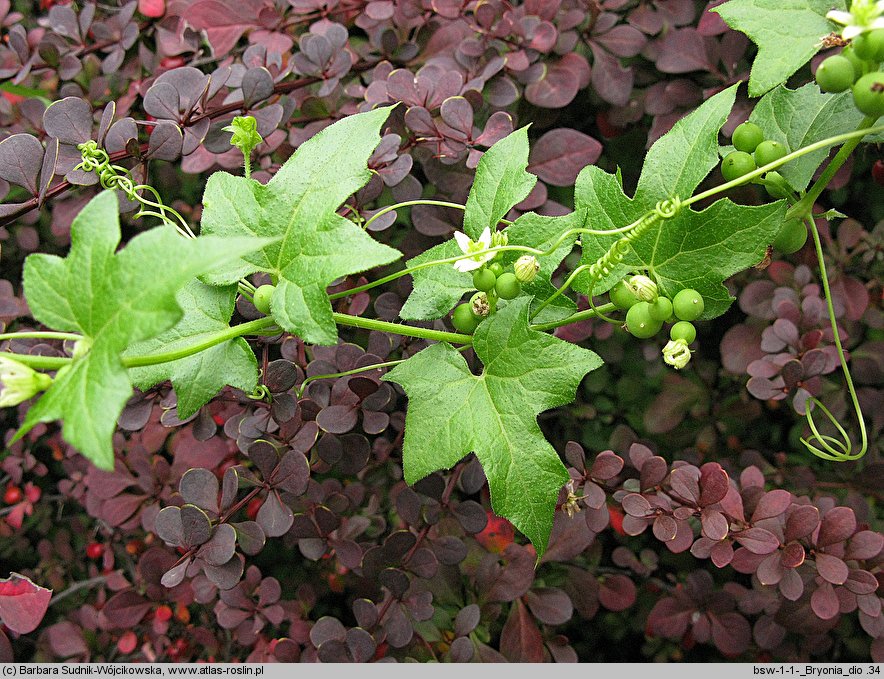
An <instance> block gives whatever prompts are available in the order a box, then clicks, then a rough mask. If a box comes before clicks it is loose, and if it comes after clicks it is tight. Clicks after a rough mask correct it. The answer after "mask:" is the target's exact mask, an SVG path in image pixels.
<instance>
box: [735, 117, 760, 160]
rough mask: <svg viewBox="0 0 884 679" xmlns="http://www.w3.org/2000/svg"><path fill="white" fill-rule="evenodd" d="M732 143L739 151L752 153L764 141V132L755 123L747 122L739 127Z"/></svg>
mask: <svg viewBox="0 0 884 679" xmlns="http://www.w3.org/2000/svg"><path fill="white" fill-rule="evenodd" d="M731 141H732V142H733V143H734V148H735V149H737V151H744V152H746V153H752V152H753V151H754V150H755V149H756V148H757V147H758V145H759V144H760V143H761V142H763V141H764V132H763V131H762V130H761V128H760V127H758V125H756V124H755V123H750V122H749V121H746V122H745V123H743V124H742V125H738V126H737V129H735V130H734V133H733V135H732V136H731Z"/></svg>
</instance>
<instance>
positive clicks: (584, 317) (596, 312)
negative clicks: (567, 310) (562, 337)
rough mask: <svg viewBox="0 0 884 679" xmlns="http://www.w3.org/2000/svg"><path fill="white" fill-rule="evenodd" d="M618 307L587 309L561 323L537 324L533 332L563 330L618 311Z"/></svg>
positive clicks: (606, 306) (610, 304)
mask: <svg viewBox="0 0 884 679" xmlns="http://www.w3.org/2000/svg"><path fill="white" fill-rule="evenodd" d="M616 310H617V305H616V304H613V303H610V302H609V303H608V304H603V305H602V306H600V307H596V308H595V309H585V310H584V311H578V312H577V313H574V314H571V315H570V316H568V317H567V318H563V319H562V320H560V321H551V322H549V323H536V324H533V325H532V326H531V329H532V330H539V331H541V332H543V331H544V330H555V329H556V328H561V327H563V326H565V325H571V324H572V323H579V322H580V321H588V320H589V319H591V318H597V317H600V316H601V315H602V314H605V313H607V312H609V311H616Z"/></svg>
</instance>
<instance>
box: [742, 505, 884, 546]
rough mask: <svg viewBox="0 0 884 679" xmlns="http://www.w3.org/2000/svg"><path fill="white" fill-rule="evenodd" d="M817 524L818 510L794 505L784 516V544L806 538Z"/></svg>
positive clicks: (808, 506)
mask: <svg viewBox="0 0 884 679" xmlns="http://www.w3.org/2000/svg"><path fill="white" fill-rule="evenodd" d="M756 511H757V510H756ZM819 523H820V510H819V509H817V508H816V507H814V506H813V505H796V506H794V507H793V508H792V509H791V510H790V511H789V514H788V515H787V516H786V526H785V528H784V531H783V536H784V539H785V541H786V542H792V541H793V540H798V539H800V538H803V537H806V536H808V535H810V534H811V533H813V531H815V530H816V527H817V526H818V525H819ZM875 535H877V533H876V534H875ZM882 541H884V538H882Z"/></svg>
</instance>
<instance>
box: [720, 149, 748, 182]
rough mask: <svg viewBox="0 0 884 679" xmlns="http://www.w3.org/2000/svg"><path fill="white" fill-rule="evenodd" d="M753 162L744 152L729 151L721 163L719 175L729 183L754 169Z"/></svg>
mask: <svg viewBox="0 0 884 679" xmlns="http://www.w3.org/2000/svg"><path fill="white" fill-rule="evenodd" d="M755 167H756V166H755V160H754V159H753V158H752V156H751V155H749V154H748V153H746V152H745V151H731V152H730V153H728V154H727V155H726V156H725V157H724V160H722V161H721V174H722V176H723V177H724V178H725V180H727V181H729V182H731V181H733V180H734V179H739V178H740V177H742V176H743V175H745V174H749V173H750V172H752V171H753V170H754V169H755Z"/></svg>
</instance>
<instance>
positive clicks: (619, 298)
mask: <svg viewBox="0 0 884 679" xmlns="http://www.w3.org/2000/svg"><path fill="white" fill-rule="evenodd" d="M610 297H611V302H613V303H614V306H616V307H617V308H618V309H623V310H624V311H626V329H627V330H628V331H629V333H630V334H632V335H633V336H635V337H638V338H640V339H648V338H651V337H653V336H654V335H656V334H657V333H659V332H660V330H661V329H662V328H663V324H664V323H671V324H672V327H671V328H670V329H669V338H670V342H669V343H668V344H667V345H666V347H665V348H664V349H663V358H664V360H665V361H666V362H667V363H668V364H669V365H672V366H674V367H676V368H683V367H684V366H685V365H687V363H688V361H689V360H690V350H688V348H687V345H688V344H690V343H691V342H693V341H694V340H695V339H696V338H697V329H696V328H695V327H694V324H693V323H692V321H696V320H697V319H698V318H699V317H700V316H701V315H702V314H703V310H704V308H705V304H704V302H703V296H702V295H701V294H700V293H699V292H697V291H696V290H693V289H691V288H685V289H684V290H680V291H679V292H678V293H676V295H675V296H674V297H673V298H672V299H670V298H668V297H665V296H663V295H660V294H658V293H657V285H656V284H655V283H654V282H653V281H652V280H651V279H650V278H648V277H647V276H632V277H631V278H630V279H629V280H628V281H627V280H623V281H620V282H619V283H617V285H615V286H614V287H613V288H611V292H610Z"/></svg>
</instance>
